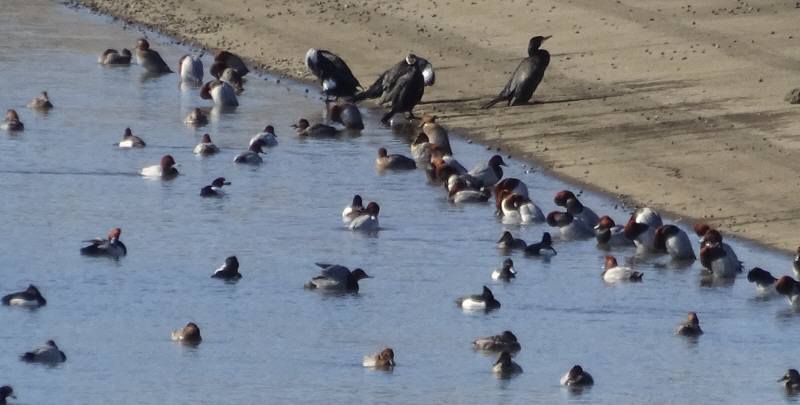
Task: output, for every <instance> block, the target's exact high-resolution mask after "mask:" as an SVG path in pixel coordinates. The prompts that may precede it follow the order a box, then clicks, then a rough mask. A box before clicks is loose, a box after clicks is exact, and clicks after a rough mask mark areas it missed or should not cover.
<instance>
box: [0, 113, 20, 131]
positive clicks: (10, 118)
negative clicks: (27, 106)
mask: <svg viewBox="0 0 800 405" xmlns="http://www.w3.org/2000/svg"><path fill="white" fill-rule="evenodd" d="M0 129H2V130H4V131H22V130H24V129H25V125H24V124H23V123H22V121H20V120H19V114H17V111H16V110H14V109H9V110H8V111H6V116H5V118H4V119H3V123H2V124H0Z"/></svg>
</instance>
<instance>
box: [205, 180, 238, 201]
mask: <svg viewBox="0 0 800 405" xmlns="http://www.w3.org/2000/svg"><path fill="white" fill-rule="evenodd" d="M229 185H231V182H229V181H226V180H225V178H224V177H217V178H216V179H214V181H212V182H211V184H210V185H208V186H205V187H203V188H201V189H200V197H222V196H224V195H225V192H224V191H222V186H229Z"/></svg>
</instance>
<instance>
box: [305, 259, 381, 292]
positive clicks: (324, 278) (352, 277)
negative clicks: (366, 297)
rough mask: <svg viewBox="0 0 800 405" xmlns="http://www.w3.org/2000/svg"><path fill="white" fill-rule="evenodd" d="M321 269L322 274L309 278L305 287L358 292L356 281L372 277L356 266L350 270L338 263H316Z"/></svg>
mask: <svg viewBox="0 0 800 405" xmlns="http://www.w3.org/2000/svg"><path fill="white" fill-rule="evenodd" d="M316 265H317V266H319V267H320V268H321V269H322V274H320V275H319V276H316V277H314V278H312V279H311V281H309V282H308V283H306V284H305V288H308V289H311V290H327V291H344V292H358V281H359V280H363V279H365V278H372V277H370V276H369V275H367V273H366V272H364V270H362V269H360V268H356V269H354V270H353V271H350V269H348V268H347V267H344V266H340V265H338V264H325V263H316Z"/></svg>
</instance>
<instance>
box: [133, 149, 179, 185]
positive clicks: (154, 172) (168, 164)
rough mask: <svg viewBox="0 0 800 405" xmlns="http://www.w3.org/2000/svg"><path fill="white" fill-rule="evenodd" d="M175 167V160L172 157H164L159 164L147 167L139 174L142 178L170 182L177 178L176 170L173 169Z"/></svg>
mask: <svg viewBox="0 0 800 405" xmlns="http://www.w3.org/2000/svg"><path fill="white" fill-rule="evenodd" d="M175 165H176V163H175V159H174V158H173V157H172V155H164V156H162V157H161V162H160V163H159V164H157V165H153V166H147V167H145V168H143V169H142V171H141V172H140V173H141V175H142V176H144V177H150V178H161V179H164V180H172V179H174V178H175V177H177V176H178V169H176V168H175Z"/></svg>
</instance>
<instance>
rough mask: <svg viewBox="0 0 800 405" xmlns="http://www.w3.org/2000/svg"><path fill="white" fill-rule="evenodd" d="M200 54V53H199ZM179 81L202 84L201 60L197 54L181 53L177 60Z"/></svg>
mask: <svg viewBox="0 0 800 405" xmlns="http://www.w3.org/2000/svg"><path fill="white" fill-rule="evenodd" d="M201 56H202V55H201ZM178 72H179V73H180V77H181V82H184V83H191V84H196V85H201V84H203V61H202V60H201V59H200V56H197V55H183V56H181V59H180V60H179V61H178Z"/></svg>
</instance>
